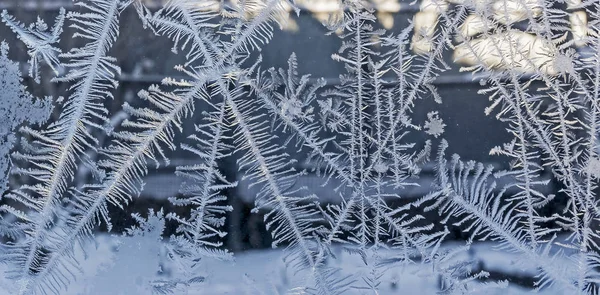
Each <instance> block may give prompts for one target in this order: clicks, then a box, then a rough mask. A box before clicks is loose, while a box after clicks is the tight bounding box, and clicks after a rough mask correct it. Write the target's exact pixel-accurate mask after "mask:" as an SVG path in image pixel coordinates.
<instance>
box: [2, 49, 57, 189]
mask: <svg viewBox="0 0 600 295" xmlns="http://www.w3.org/2000/svg"><path fill="white" fill-rule="evenodd" d="M8 50H9V48H8V44H7V43H5V42H2V43H0V89H2V91H1V92H0V101H2V103H1V104H0V155H2V157H1V158H0V192H4V191H6V189H7V185H8V176H9V175H8V171H9V168H10V165H11V161H10V158H9V152H10V151H11V150H12V148H13V146H14V145H15V143H16V141H17V136H15V134H14V132H15V131H16V129H17V127H18V126H20V125H21V124H23V123H28V124H36V125H41V124H42V123H44V122H46V120H48V118H49V117H50V113H51V112H52V100H51V99H50V98H48V97H47V98H45V99H36V98H34V97H33V95H31V94H30V93H29V92H27V89H26V88H25V86H23V85H22V80H23V79H22V78H21V71H20V70H19V63H17V62H14V61H11V60H10V59H8Z"/></svg>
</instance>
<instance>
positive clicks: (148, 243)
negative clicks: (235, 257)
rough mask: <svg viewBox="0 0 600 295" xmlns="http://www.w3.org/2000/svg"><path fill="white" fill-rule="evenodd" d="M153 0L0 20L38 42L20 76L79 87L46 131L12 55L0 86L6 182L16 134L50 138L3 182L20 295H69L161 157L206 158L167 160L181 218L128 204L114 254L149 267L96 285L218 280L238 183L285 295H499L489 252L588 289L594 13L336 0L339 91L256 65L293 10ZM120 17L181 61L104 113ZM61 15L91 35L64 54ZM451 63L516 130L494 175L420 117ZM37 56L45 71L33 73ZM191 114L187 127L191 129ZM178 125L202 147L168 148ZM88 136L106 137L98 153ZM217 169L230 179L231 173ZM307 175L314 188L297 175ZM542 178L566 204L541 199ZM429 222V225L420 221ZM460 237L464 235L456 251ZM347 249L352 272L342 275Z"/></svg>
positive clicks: (595, 125)
mask: <svg viewBox="0 0 600 295" xmlns="http://www.w3.org/2000/svg"><path fill="white" fill-rule="evenodd" d="M145 3H146V2H145V1H137V0H94V1H92V0H77V1H75V2H74V4H73V5H74V6H73V10H72V11H70V12H68V13H67V12H66V10H63V9H61V10H60V11H59V14H58V16H57V18H56V20H55V24H54V26H53V27H52V28H49V27H48V25H47V24H46V23H45V22H44V21H43V20H42V19H38V21H37V22H36V23H35V24H32V25H30V26H26V25H23V24H22V23H21V22H19V21H18V20H17V19H15V18H14V17H13V16H11V15H10V14H8V12H7V11H3V13H2V19H3V22H4V23H5V24H6V25H7V26H8V27H9V28H10V29H11V30H12V31H13V32H14V33H15V34H16V35H17V36H18V38H19V39H20V40H21V41H22V42H23V43H24V44H25V45H26V46H27V47H28V49H29V52H28V53H29V56H30V60H29V63H30V64H31V71H30V76H32V77H33V78H34V80H35V81H37V82H39V81H40V79H48V80H51V81H54V82H61V83H66V84H68V85H69V87H68V89H67V91H66V95H65V97H66V98H65V100H64V101H62V100H59V102H60V106H59V107H60V110H59V111H60V114H59V115H58V117H57V118H56V119H55V120H54V121H51V122H49V123H48V124H45V125H43V124H41V123H43V122H44V121H45V119H46V118H47V117H48V116H49V114H50V110H51V108H50V102H49V100H48V99H46V100H40V101H36V100H34V99H33V97H32V96H31V95H29V94H28V93H27V92H26V91H25V88H24V87H23V86H22V85H21V82H22V80H21V78H20V73H19V70H18V64H17V63H14V62H10V61H9V60H8V58H7V50H8V47H7V45H5V44H3V45H2V51H1V56H0V85H1V86H3V88H2V89H3V90H4V89H8V91H5V92H3V94H2V96H1V98H2V102H3V103H2V107H0V110H2V113H3V114H4V115H5V116H4V118H3V120H6V122H5V124H3V125H2V127H0V128H4V130H1V131H2V134H0V135H1V136H2V144H3V155H2V156H3V157H2V161H0V172H2V170H4V171H6V170H7V169H8V164H9V163H10V162H9V160H8V159H9V158H8V156H9V155H8V151H9V150H10V149H11V148H12V146H13V143H15V142H16V136H14V135H12V132H13V130H14V129H15V128H16V127H17V126H18V125H20V124H22V123H24V122H25V121H28V122H29V123H32V124H38V125H41V126H39V127H36V126H25V127H23V128H21V132H20V133H18V134H19V136H21V137H22V139H21V140H20V142H21V145H20V146H19V148H18V149H17V151H16V152H15V153H14V154H13V155H12V159H13V160H14V161H15V165H14V167H13V168H12V171H14V173H15V174H16V175H18V176H22V177H23V178H26V179H27V180H25V181H20V182H18V183H15V184H11V186H10V187H8V189H7V192H6V194H5V196H4V198H3V200H7V202H6V203H3V204H2V205H1V207H0V208H1V213H2V219H0V220H1V221H2V224H0V233H2V234H4V235H6V239H4V240H2V241H1V242H0V262H2V263H3V264H5V265H6V271H5V277H6V279H7V280H8V281H9V283H8V286H7V287H6V290H9V291H10V292H11V293H12V294H61V293H62V292H63V291H64V290H66V289H68V288H69V287H70V286H72V285H73V284H74V282H76V281H77V280H78V279H79V278H80V277H81V276H82V273H84V271H83V269H82V267H81V266H80V265H81V264H82V263H83V262H85V261H86V260H87V259H86V258H87V257H89V256H93V255H90V254H89V253H92V252H93V250H90V245H92V244H94V242H96V241H97V238H96V236H95V234H96V230H97V229H98V228H99V227H100V226H104V227H106V228H107V229H109V230H111V229H112V225H113V222H114V221H113V220H111V219H110V216H111V213H112V212H111V211H112V210H122V209H126V208H127V205H128V204H129V202H131V201H132V200H133V199H134V198H135V197H137V196H139V195H140V194H141V192H142V191H143V184H144V183H143V179H144V177H145V176H147V175H148V174H149V173H150V169H151V168H152V167H156V168H158V167H160V166H164V165H169V164H170V162H171V160H172V159H169V154H170V153H169V152H171V151H178V152H179V151H180V152H182V153H189V154H191V155H193V156H194V157H195V159H197V160H198V162H197V163H194V164H183V165H178V167H177V168H176V172H175V173H176V175H177V176H179V177H181V178H183V179H184V183H183V185H182V186H181V188H180V195H178V196H173V197H171V198H169V202H171V204H172V205H174V206H175V207H184V208H185V209H189V212H188V213H176V212H167V213H166V214H165V213H163V211H162V210H160V211H156V212H155V211H150V212H149V213H148V217H147V218H144V217H142V216H141V215H140V214H138V213H134V214H133V215H132V217H133V219H134V220H135V221H136V222H137V223H138V224H139V226H138V227H134V228H131V229H129V230H128V231H127V232H126V233H125V235H124V236H123V237H121V240H122V241H123V242H122V244H121V245H120V246H118V247H116V252H115V255H114V256H115V258H114V261H113V262H114V263H115V265H116V263H119V262H129V263H127V265H132V264H136V263H137V262H136V260H143V259H142V258H141V257H140V258H138V259H136V257H138V256H137V255H139V254H141V253H144V252H145V253H147V255H148V256H149V257H153V259H149V260H146V261H145V262H144V263H145V264H144V267H143V269H141V270H136V269H134V268H132V269H131V272H132V274H131V275H130V277H127V276H123V277H120V278H119V279H120V280H122V281H121V282H122V284H116V285H111V284H114V283H115V282H116V280H114V279H113V278H111V276H112V275H114V272H115V270H114V269H113V270H110V265H111V264H109V266H108V269H107V270H106V271H105V272H103V273H101V274H99V275H98V276H97V278H96V279H97V280H98V282H99V283H98V284H99V286H101V285H111V286H110V287H115V288H114V289H110V288H109V287H107V288H106V289H105V290H103V291H102V292H108V293H110V294H114V293H115V292H129V293H143V294H147V293H155V294H168V293H175V294H179V293H184V292H188V291H192V290H194V291H198V290H200V291H202V290H204V289H203V288H205V286H204V284H203V283H204V282H205V280H206V279H207V278H208V277H210V276H209V275H206V276H204V275H202V274H199V271H198V266H199V265H201V263H202V259H205V258H210V259H220V260H229V259H230V258H231V253H230V252H228V251H227V249H225V248H224V241H223V239H224V238H225V237H226V235H227V234H228V233H227V232H226V229H225V224H226V216H227V214H229V213H230V212H231V211H232V210H233V207H232V206H230V205H228V204H227V202H228V201H229V200H228V199H227V198H228V195H227V194H226V191H228V190H233V189H234V188H238V189H244V190H248V191H253V192H254V209H253V210H252V213H254V214H263V216H264V222H265V224H266V229H267V230H268V231H269V233H270V234H271V237H272V241H273V242H272V247H273V248H283V249H284V251H283V253H284V255H283V261H284V263H285V266H286V268H287V269H288V270H291V271H292V272H293V273H294V276H293V277H292V278H290V279H289V280H287V282H286V283H287V286H286V288H287V290H285V292H286V293H292V294H322V295H330V294H348V293H359V294H362V293H372V294H379V293H380V292H382V289H383V285H384V281H383V280H384V279H383V278H384V277H385V275H386V274H387V273H388V272H390V270H393V269H404V268H406V267H410V266H413V265H420V266H422V267H421V268H420V270H419V271H418V275H419V276H422V277H426V278H429V279H432V280H435V281H436V284H437V285H438V286H439V288H438V291H439V292H440V293H443V294H468V293H478V292H480V293H481V292H487V291H488V289H494V288H505V287H507V285H508V284H509V283H510V282H509V281H507V280H502V279H496V278H492V276H491V274H490V272H488V271H486V270H485V269H482V268H481V267H478V266H477V263H476V262H474V261H473V260H472V259H469V258H465V256H468V255H469V253H470V251H471V248H472V247H474V245H475V243H478V242H480V241H483V242H489V243H492V244H494V245H495V246H497V247H496V248H498V249H501V250H505V251H509V252H510V253H513V254H515V255H518V257H519V261H518V263H516V264H517V265H516V266H515V267H517V268H525V267H526V266H531V265H533V266H534V267H535V270H536V273H535V275H534V276H533V278H532V280H533V288H535V289H536V290H537V291H542V292H544V291H547V290H549V291H550V292H555V293H565V294H598V293H599V292H600V291H599V290H600V287H599V286H598V284H600V282H599V279H600V275H599V273H598V267H599V266H600V265H599V261H600V250H599V246H598V241H599V239H600V233H598V230H597V226H596V224H597V222H598V220H599V217H600V210H599V209H598V204H597V203H598V201H597V196H596V195H597V188H598V181H599V180H600V179H599V177H598V176H599V172H598V170H600V169H599V168H598V166H599V164H598V161H599V160H598V159H599V158H600V156H599V155H598V152H599V149H598V144H599V143H598V138H597V137H598V129H599V126H600V119H599V118H598V117H599V116H600V108H599V106H598V99H599V98H600V94H599V92H600V63H599V62H598V60H599V59H600V41H599V40H598V36H600V35H599V34H600V32H598V25H599V20H600V16H599V15H598V12H599V11H600V4H598V2H597V1H587V2H580V1H568V3H567V4H566V7H561V6H560V5H558V4H555V3H554V1H521V0H515V1H513V0H499V1H490V2H489V3H482V2H480V1H464V2H463V1H451V2H450V1H449V2H446V1H444V0H425V1H422V2H421V3H420V11H419V12H418V13H417V14H416V15H415V17H414V22H412V23H411V24H409V25H407V26H406V27H404V28H401V30H399V31H398V32H397V33H390V32H388V31H386V30H385V29H382V28H380V27H379V26H378V25H377V21H378V18H377V16H378V15H379V13H378V12H377V11H376V9H378V8H380V7H378V6H377V5H371V4H372V3H370V2H366V1H359V0H346V1H341V3H340V5H339V6H340V7H339V8H340V9H339V11H335V12H334V13H332V14H331V16H330V17H329V18H327V22H326V23H325V29H326V30H327V33H326V34H327V36H330V38H339V39H340V40H341V46H340V48H339V50H338V51H337V52H335V53H332V54H331V58H332V59H333V61H335V62H338V63H340V64H341V65H342V68H343V69H344V70H343V73H341V74H340V75H339V83H338V84H336V85H327V83H326V80H325V79H323V78H319V77H318V76H319V73H302V74H301V73H299V72H298V64H299V63H300V62H302V61H298V58H297V56H296V54H291V56H290V57H289V59H288V64H287V66H286V67H284V68H281V69H277V68H270V69H264V68H263V67H262V64H263V61H262V57H261V56H260V54H259V53H260V51H261V49H262V48H263V47H264V46H265V45H266V44H267V43H269V42H271V39H272V38H273V37H274V36H275V33H274V32H275V30H276V29H277V28H278V27H284V24H283V21H284V20H286V19H288V14H289V12H290V11H296V12H298V13H299V11H300V9H301V6H302V5H303V4H302V3H301V2H300V1H297V2H292V1H287V0H266V1H239V2H238V1H232V2H227V3H225V2H219V3H216V2H202V1H200V2H199V1H193V0H170V1H166V3H165V4H164V5H163V6H161V7H159V8H158V9H157V8H156V7H149V6H146V4H145ZM559 4H560V3H559ZM127 9H135V10H136V12H137V15H138V16H139V21H140V22H141V24H142V25H143V27H144V28H146V29H147V30H149V31H151V32H153V33H154V34H156V35H159V36H163V37H165V38H166V39H169V40H170V41H171V42H172V43H173V46H172V52H173V54H179V55H180V57H181V58H182V59H184V60H185V61H184V62H183V64H181V65H177V66H175V69H176V70H177V71H179V72H180V74H181V75H183V76H184V77H185V78H182V79H179V78H178V79H175V78H171V77H165V78H164V79H163V80H162V85H151V86H150V87H148V88H147V89H144V90H141V91H139V93H138V99H137V100H136V101H135V102H125V103H124V104H123V105H122V107H121V110H120V112H119V113H116V114H113V113H111V112H109V108H107V105H108V104H109V101H111V100H112V99H113V98H114V97H115V95H116V94H115V93H116V92H115V91H116V89H117V88H119V86H120V85H119V79H120V76H121V69H120V67H119V65H118V64H119V61H118V60H117V59H116V58H114V57H112V56H111V55H110V54H111V52H112V51H111V49H112V47H113V46H114V45H115V44H116V42H117V40H118V38H121V36H119V33H120V31H119V29H120V18H121V14H122V13H123V12H124V11H126V10H127ZM580 12H582V13H584V14H585V15H586V16H585V19H586V22H587V25H585V23H584V22H583V16H582V14H581V13H580ZM63 22H67V24H68V26H69V27H70V29H71V30H73V32H74V33H73V35H72V37H76V38H80V39H81V40H80V41H81V42H79V43H77V44H76V45H75V47H73V48H70V49H69V50H62V49H61V48H59V44H58V42H59V37H60V35H61V33H62V29H63ZM575 29H577V30H578V31H577V30H575ZM450 50H452V51H453V53H452V54H453V59H454V62H457V63H461V64H462V66H461V67H460V68H459V70H460V71H461V72H468V73H469V75H468V77H469V79H471V80H472V81H474V82H479V83H474V84H475V85H478V87H479V90H478V92H479V94H481V95H483V96H487V97H488V98H489V100H490V102H491V104H490V106H489V107H487V108H486V109H485V111H484V112H485V114H486V115H492V114H494V115H495V117H496V118H497V119H498V120H499V121H500V122H501V123H503V124H504V126H505V129H506V130H507V132H508V135H509V136H510V137H511V139H510V140H509V141H508V142H505V143H500V144H498V145H497V146H496V147H494V148H493V149H491V151H490V154H491V155H499V156H501V157H503V159H509V161H508V164H507V165H506V167H500V168H494V166H492V165H486V164H483V163H477V162H475V161H469V160H462V159H461V158H460V156H458V155H453V156H451V159H450V160H448V159H447V156H446V150H447V149H448V145H449V143H448V142H447V141H446V140H444V139H441V140H440V139H438V137H441V136H443V135H444V134H445V132H447V131H448V130H449V129H451V128H453V126H452V127H451V126H447V125H446V124H445V123H444V121H443V120H442V118H443V117H444V116H445V115H447V114H444V113H443V112H441V111H439V110H426V114H427V118H426V119H425V120H424V122H421V119H420V118H418V116H417V114H418V113H420V112H421V111H422V110H421V109H419V107H421V104H423V105H425V103H422V102H423V101H424V100H432V101H433V102H434V104H433V105H435V106H438V105H440V104H442V103H450V102H448V100H447V99H444V98H443V97H442V94H441V93H442V92H440V91H438V89H437V87H436V83H437V81H438V80H437V79H438V78H441V76H442V74H444V72H448V71H449V70H451V69H452V68H453V67H456V66H455V65H454V64H450V63H449V62H448V60H447V58H446V57H445V53H446V52H448V51H450ZM40 60H44V62H45V63H46V64H47V66H49V67H50V68H51V69H53V70H54V76H52V77H40V76H39V75H38V73H39V72H43V71H39V68H40V65H39V64H40ZM59 69H60V70H59ZM313 77H314V78H313ZM200 106H202V107H200ZM29 113H34V114H36V116H33V117H32V116H29ZM423 114H425V112H423ZM112 116H116V117H119V116H126V117H127V118H126V119H125V120H122V121H121V120H118V119H114V118H112ZM195 119H197V120H195ZM191 120H195V121H194V123H196V124H195V125H194V129H193V130H184V129H186V126H188V125H189V124H185V122H188V121H191ZM115 121H116V122H118V123H117V124H116V125H117V126H113V125H115V124H114V122H115ZM447 129H448V130H447ZM184 131H188V133H191V134H192V135H191V136H189V137H188V138H187V139H186V140H184V141H183V142H177V141H176V138H177V136H178V135H179V134H181V133H184ZM98 132H99V133H102V134H104V135H105V136H108V138H109V139H110V140H109V141H108V142H107V143H103V142H101V141H100V140H98V138H97V137H96V136H95V134H96V133H98ZM419 137H428V138H430V140H426V141H421V142H419V141H417V140H415V138H419ZM432 137H433V138H432ZM436 149H437V151H438V152H437V156H436V157H435V158H436V159H435V160H433V161H432V160H431V153H432V150H436ZM90 155H94V156H93V157H92V156H90ZM4 159H6V160H4ZM228 160H233V161H229V162H235V163H236V165H235V166H236V168H237V174H239V175H241V178H240V179H232V176H231V175H230V174H227V173H225V172H224V171H222V169H223V167H222V163H223V162H224V161H228ZM430 166H434V167H435V177H434V180H433V183H429V184H428V185H427V184H426V185H427V186H431V188H427V189H428V193H426V194H425V195H422V196H420V197H419V198H416V199H409V191H410V190H412V189H417V188H418V187H419V186H420V185H419V179H420V178H419V177H420V176H427V172H426V169H428V167H430ZM90 168H91V170H93V171H95V174H96V175H97V176H98V177H94V178H90V180H85V181H86V182H87V183H84V184H78V183H77V181H76V175H77V173H78V172H79V171H82V170H85V169H88V170H89V169H90ZM308 176H310V177H314V178H316V179H317V182H319V184H322V185H321V186H320V188H319V189H317V188H316V187H309V186H307V185H303V184H302V183H303V180H304V179H306V178H307V177H308ZM423 178H427V177H423ZM4 179H5V178H4ZM551 182H552V183H557V185H558V186H559V189H558V190H557V191H556V192H548V190H547V189H546V188H547V187H548V185H549V184H550V183H551ZM4 183H6V181H4ZM4 186H5V187H6V185H4ZM0 188H1V187H0ZM561 199H564V200H566V201H565V202H563V203H560V202H561V201H560V200H561ZM325 200H327V201H325ZM332 200H333V201H332ZM553 204H561V205H562V206H563V208H561V210H556V208H552V205H553ZM548 211H551V214H548V213H547V212H548ZM432 213H434V214H437V215H438V216H439V218H437V219H430V218H429V217H430V216H432V215H434V214H432ZM6 221H10V222H12V224H13V225H14V226H13V227H9V226H7V224H8V222H6ZM166 222H173V223H175V224H177V230H176V234H175V235H173V236H172V237H170V238H169V239H165V238H163V237H162V235H163V234H162V232H163V229H164V227H165V223H166ZM453 232H454V233H456V232H461V234H462V235H463V236H465V237H466V238H465V241H463V242H453V243H452V242H450V238H451V236H452V235H453V234H452V233H453ZM142 244H143V246H144V247H145V248H144V250H143V251H142V250H140V249H141V248H140V247H141V246H142ZM338 249H341V250H342V251H344V253H346V254H347V255H348V256H350V257H355V258H357V261H359V263H358V265H355V266H352V268H351V269H348V267H347V266H345V265H344V264H343V263H340V262H341V258H340V257H341V256H340V255H338V254H337V250H338ZM138 250H139V251H138ZM79 253H83V254H82V255H80V254H79ZM152 253H154V254H156V256H154V254H152ZM159 254H161V255H162V256H161V257H164V258H165V259H164V261H161V260H160V259H158V256H159ZM163 263H164V266H165V267H172V270H173V271H172V273H171V276H168V275H167V274H166V273H164V272H163V269H162V267H161V266H162V265H163ZM140 265H141V264H140ZM115 269H116V266H115ZM133 272H136V273H135V274H133ZM217 279H218V278H217ZM482 280H491V281H492V282H487V283H482V282H481V281H482ZM99 292H100V291H99Z"/></svg>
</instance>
